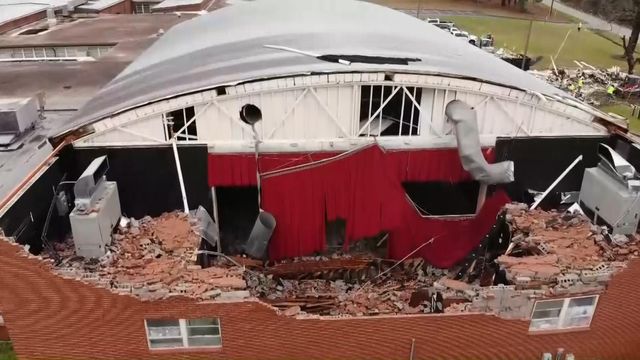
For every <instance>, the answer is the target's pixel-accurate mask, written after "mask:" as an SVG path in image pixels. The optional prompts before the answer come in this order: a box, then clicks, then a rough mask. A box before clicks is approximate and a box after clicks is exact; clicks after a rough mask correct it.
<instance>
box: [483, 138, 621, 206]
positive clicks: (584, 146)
mask: <svg viewBox="0 0 640 360" xmlns="http://www.w3.org/2000/svg"><path fill="white" fill-rule="evenodd" d="M600 143H604V144H607V145H613V140H612V139H611V138H610V137H608V136H590V137H549V138H517V139H514V138H500V139H498V140H497V141H496V147H495V150H496V161H505V160H512V161H513V162H514V166H515V181H514V182H513V183H511V184H507V185H505V186H504V189H506V190H507V192H508V194H509V197H510V198H511V199H512V200H514V201H519V202H525V203H531V202H533V197H532V196H531V195H530V194H529V191H528V190H534V191H539V192H542V191H545V190H546V188H547V187H549V185H551V184H552V183H553V182H554V181H555V180H556V178H557V177H558V176H560V174H562V172H564V171H565V169H566V168H567V167H568V166H569V165H570V164H571V163H572V162H573V161H574V160H575V159H576V158H577V157H578V156H579V155H582V156H583V159H582V161H580V162H579V163H578V164H577V165H576V166H575V167H574V168H573V170H571V171H570V172H569V173H568V174H567V176H566V177H565V178H564V179H563V180H562V181H560V183H558V185H557V186H556V187H555V188H554V191H553V192H552V193H551V194H549V199H546V201H545V202H544V203H543V204H541V205H542V206H541V207H542V208H548V207H554V206H557V205H558V204H559V199H560V195H559V193H561V192H568V191H579V190H580V186H581V184H582V177H583V175H584V170H585V168H589V167H594V166H596V165H597V164H598V161H599V160H598V159H599V158H598V144H600Z"/></svg>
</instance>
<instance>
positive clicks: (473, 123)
mask: <svg viewBox="0 0 640 360" xmlns="http://www.w3.org/2000/svg"><path fill="white" fill-rule="evenodd" d="M445 114H446V115H447V118H448V119H449V120H451V122H453V126H454V127H455V129H456V141H457V142H458V154H459V156H460V162H461V163H462V167H463V168H464V169H465V170H466V171H468V172H469V173H470V174H471V176H472V177H473V179H475V180H477V181H479V182H480V183H481V184H482V185H490V184H504V183H510V182H512V181H513V180H514V175H513V174H514V172H513V161H503V162H499V163H495V164H489V163H487V160H485V158H484V156H483V155H482V149H481V148H480V135H479V133H478V121H477V119H476V111H475V110H474V109H473V108H472V107H471V106H469V105H468V104H466V103H464V102H462V101H460V100H453V101H451V102H450V103H449V104H447V107H446V109H445Z"/></svg>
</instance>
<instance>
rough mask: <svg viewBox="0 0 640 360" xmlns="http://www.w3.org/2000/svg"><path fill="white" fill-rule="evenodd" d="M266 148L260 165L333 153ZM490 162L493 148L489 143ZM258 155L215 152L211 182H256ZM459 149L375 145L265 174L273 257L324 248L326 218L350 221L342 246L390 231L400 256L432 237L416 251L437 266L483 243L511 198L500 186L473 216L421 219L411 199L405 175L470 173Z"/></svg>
mask: <svg viewBox="0 0 640 360" xmlns="http://www.w3.org/2000/svg"><path fill="white" fill-rule="evenodd" d="M335 155H336V154H335V153H331V154H329V153H320V154H311V155H295V154H267V155H261V159H260V169H261V172H262V173H264V172H268V171H272V170H278V169H283V168H289V167H291V166H295V165H300V164H306V163H309V162H311V161H317V160H320V159H326V158H328V157H332V156H335ZM485 157H486V158H487V159H488V160H489V161H491V160H492V152H491V150H485ZM255 170H256V168H255V158H254V157H253V156H250V155H210V157H209V183H210V185H211V186H230V185H231V186H247V185H255V183H256V180H255V177H256V173H255ZM470 179H471V177H470V175H469V174H468V173H467V172H466V171H464V169H462V165H461V164H460V160H459V158H458V154H457V149H439V150H413V151H393V152H384V151H383V150H382V149H381V148H379V147H377V146H371V147H368V148H365V149H362V150H360V151H357V152H354V153H352V154H349V155H346V156H344V157H341V158H338V159H334V160H330V161H327V162H326V163H323V164H322V165H319V166H312V167H307V168H302V169H296V170H294V171H289V172H286V173H281V174H277V175H275V176H273V175H272V176H266V177H264V178H263V180H262V206H263V208H264V210H266V211H269V212H270V213H272V214H273V216H274V217H275V218H276V221H277V226H276V230H275V232H274V235H273V237H272V240H271V244H270V248H269V254H270V257H271V258H272V259H282V258H286V257H293V256H301V255H309V254H312V253H314V252H317V251H322V250H324V249H325V246H326V240H325V227H326V221H327V220H334V219H337V218H342V219H345V220H346V224H347V228H346V234H345V235H346V242H345V247H347V246H348V245H349V243H350V242H351V241H354V240H359V239H361V238H363V237H369V236H374V235H376V234H378V233H380V232H381V231H388V232H389V233H390V236H389V240H388V244H389V256H390V257H391V258H394V259H400V258H402V257H404V256H406V255H407V254H409V253H410V252H412V251H414V250H415V249H416V248H418V247H419V246H420V245H421V244H423V243H424V242H426V241H428V240H429V239H431V238H434V240H433V242H432V243H430V244H428V245H425V246H424V247H423V248H422V249H421V250H420V251H419V252H417V253H416V254H415V255H414V256H422V257H424V258H425V259H427V260H428V261H429V262H430V263H431V264H433V265H434V266H439V267H450V266H452V265H453V264H455V263H456V262H457V261H459V260H461V259H462V258H464V257H465V256H466V254H467V253H468V252H469V251H471V250H472V249H473V248H474V247H475V246H477V245H478V244H479V242H480V241H481V239H482V237H483V236H484V235H485V234H486V233H487V232H488V231H489V229H490V227H491V226H492V225H493V224H494V222H495V217H496V214H497V213H498V211H499V210H500V208H501V207H502V206H503V205H504V204H505V203H506V202H508V201H509V199H508V197H507V196H506V195H505V194H504V193H501V192H498V193H496V194H494V195H493V196H491V197H489V198H488V199H487V201H486V203H485V205H484V206H483V208H482V209H481V211H480V212H479V213H478V214H477V215H476V216H475V217H473V218H457V219H452V220H445V219H441V218H440V219H436V218H423V217H421V216H420V214H419V213H418V212H417V210H416V209H415V208H414V207H413V205H412V204H411V203H410V202H409V201H408V200H407V198H406V193H405V191H404V189H403V187H402V182H404V181H450V182H460V181H467V180H470Z"/></svg>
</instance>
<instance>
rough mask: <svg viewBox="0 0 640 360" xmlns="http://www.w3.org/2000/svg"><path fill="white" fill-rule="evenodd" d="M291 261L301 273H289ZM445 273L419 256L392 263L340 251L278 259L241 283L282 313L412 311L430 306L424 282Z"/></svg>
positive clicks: (429, 282) (427, 284)
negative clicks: (329, 255) (330, 254)
mask: <svg viewBox="0 0 640 360" xmlns="http://www.w3.org/2000/svg"><path fill="white" fill-rule="evenodd" d="M337 264H342V267H341V268H338V267H336V265H337ZM294 267H295V268H296V269H298V272H297V274H298V277H300V278H302V279H295V276H292V275H294V274H296V273H294V272H292V271H289V270H290V269H292V268H294ZM445 273H446V271H443V270H440V269H435V268H432V267H430V266H428V265H426V264H425V263H424V261H423V260H422V259H410V260H406V261H404V262H402V263H395V262H391V261H388V260H380V259H372V258H369V257H366V256H358V257H349V256H348V255H345V256H344V257H334V258H313V259H308V260H303V261H296V262H291V263H285V264H278V265H275V266H274V267H272V268H268V269H265V271H264V272H262V273H250V274H247V275H248V276H247V283H248V286H249V288H250V289H251V292H252V294H253V295H254V296H256V297H258V298H260V299H261V300H263V301H264V302H266V303H268V304H271V305H272V306H274V307H276V308H279V309H281V310H283V311H284V313H285V314H287V315H297V314H298V313H300V312H305V313H309V314H318V315H332V316H338V315H352V316H362V315H378V314H415V313H429V312H431V311H432V309H431V305H430V304H431V302H430V299H429V296H428V293H429V288H430V287H432V286H433V283H434V280H435V279H438V278H440V277H442V276H443V275H444V274H445ZM285 277H287V278H285ZM292 277H293V278H292ZM421 294H423V295H421Z"/></svg>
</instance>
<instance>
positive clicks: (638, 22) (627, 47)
mask: <svg viewBox="0 0 640 360" xmlns="http://www.w3.org/2000/svg"><path fill="white" fill-rule="evenodd" d="M633 5H634V12H635V16H634V17H633V22H632V23H631V25H632V27H631V36H629V39H628V41H627V38H626V36H623V37H622V48H623V49H624V57H625V59H626V60H627V66H628V67H629V74H633V70H634V69H635V67H636V64H637V63H639V62H640V59H637V58H636V46H637V45H638V36H639V35H640V0H633Z"/></svg>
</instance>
